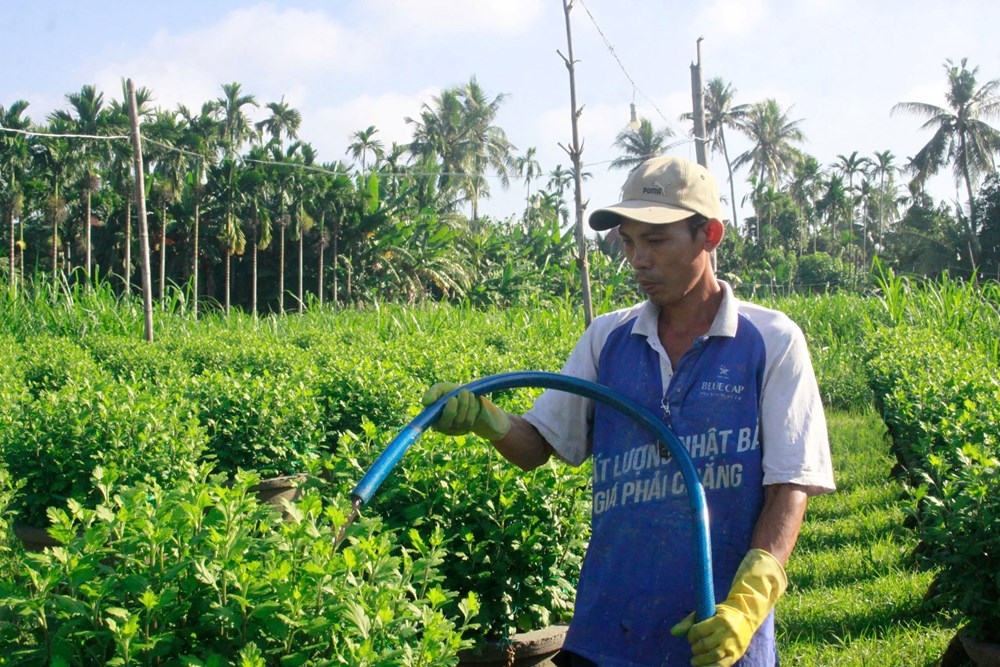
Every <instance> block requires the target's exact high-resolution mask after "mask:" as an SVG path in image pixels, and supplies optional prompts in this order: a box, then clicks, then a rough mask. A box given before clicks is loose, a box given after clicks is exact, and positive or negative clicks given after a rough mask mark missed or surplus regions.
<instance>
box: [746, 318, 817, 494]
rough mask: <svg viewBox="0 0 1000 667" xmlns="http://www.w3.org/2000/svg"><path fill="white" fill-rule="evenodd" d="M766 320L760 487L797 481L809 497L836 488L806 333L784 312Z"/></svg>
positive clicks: (761, 413)
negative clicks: (804, 488)
mask: <svg viewBox="0 0 1000 667" xmlns="http://www.w3.org/2000/svg"><path fill="white" fill-rule="evenodd" d="M769 324H771V325H773V327H772V331H771V332H769V334H770V335H767V336H765V340H766V341H767V343H766V344H767V357H768V362H767V366H766V368H765V370H764V384H763V389H762V392H761V412H760V442H761V447H762V449H763V467H764V485H765V486H767V485H769V484H798V485H801V486H804V487H806V490H807V492H808V493H809V495H818V494H821V493H828V492H830V491H833V490H834V489H835V488H836V487H835V484H834V481H833V464H832V461H831V458H830V443H829V439H828V436H827V430H826V417H825V415H824V413H823V402H822V400H821V398H820V393H819V387H818V385H817V383H816V375H815V373H814V372H813V367H812V362H811V361H810V359H809V351H808V349H807V346H806V340H805V336H804V335H803V334H802V330H801V329H799V327H798V326H797V325H795V324H794V323H793V322H792V321H791V320H789V319H787V318H786V317H785V316H783V315H778V317H777V318H776V321H773V322H771V323H769ZM765 326H766V325H765ZM776 330H777V331H776Z"/></svg>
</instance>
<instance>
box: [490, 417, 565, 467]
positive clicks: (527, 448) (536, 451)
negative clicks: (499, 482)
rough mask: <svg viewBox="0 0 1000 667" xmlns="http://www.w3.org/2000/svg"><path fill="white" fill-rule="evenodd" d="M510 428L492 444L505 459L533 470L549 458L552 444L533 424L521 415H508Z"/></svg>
mask: <svg viewBox="0 0 1000 667" xmlns="http://www.w3.org/2000/svg"><path fill="white" fill-rule="evenodd" d="M508 416H509V417H510V430H509V431H507V435H505V436H504V437H503V438H501V439H500V440H497V441H494V442H493V446H494V447H496V448H497V451H498V452H500V454H502V455H503V457H504V458H505V459H507V460H508V461H510V462H511V463H513V464H514V465H516V466H517V467H519V468H521V469H522V470H533V469H534V468H537V467H538V466H540V465H542V464H543V463H545V462H546V461H548V460H549V457H550V456H551V455H552V446H551V445H549V443H548V441H547V440H546V439H545V438H543V437H542V434H541V433H539V432H538V429H536V428H535V427H534V426H532V425H531V423H530V422H528V421H527V420H526V419H524V418H523V417H519V416H518V415H510V414H509V415H508Z"/></svg>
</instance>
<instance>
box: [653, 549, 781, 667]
mask: <svg viewBox="0 0 1000 667" xmlns="http://www.w3.org/2000/svg"><path fill="white" fill-rule="evenodd" d="M787 587H788V579H787V578H786V577H785V568H783V567H782V566H781V563H779V562H778V560H777V559H776V558H775V557H774V556H772V555H771V554H769V553H768V552H766V551H764V550H763V549H751V550H750V551H749V552H748V553H747V555H746V557H744V558H743V562H742V563H740V567H739V569H738V570H737V571H736V577H735V578H734V579H733V586H732V588H730V589H729V596H728V597H726V599H725V600H724V601H723V602H720V603H719V604H718V605H717V606H716V608H715V615H714V616H712V617H711V618H708V619H705V620H704V621H701V622H700V623H695V617H694V614H691V615H690V616H688V617H687V618H685V619H684V620H683V621H681V622H680V623H678V624H677V625H675V626H674V627H673V628H671V630H670V633H671V634H673V635H674V636H676V637H682V636H684V635H687V638H688V641H689V642H691V653H692V654H693V655H694V657H693V658H692V659H691V664H692V665H694V666H695V667H730V665H732V664H733V663H735V662H736V661H737V660H739V659H740V658H741V657H743V654H744V653H746V650H747V647H748V646H749V645H750V640H751V638H753V634H754V633H755V632H756V631H757V628H759V627H760V626H761V624H762V623H763V622H764V619H766V618H767V615H768V614H769V613H771V609H773V608H774V604H775V603H776V602H777V601H778V598H779V597H781V595H782V594H783V593H784V592H785V589H786V588H787Z"/></svg>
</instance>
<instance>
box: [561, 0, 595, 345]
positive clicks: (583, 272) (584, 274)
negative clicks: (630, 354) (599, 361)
mask: <svg viewBox="0 0 1000 667" xmlns="http://www.w3.org/2000/svg"><path fill="white" fill-rule="evenodd" d="M571 9H573V0H563V13H564V14H565V15H566V45H567V49H568V51H567V53H568V54H569V56H568V57H567V56H564V55H563V54H562V53H560V52H559V50H558V49H557V50H556V53H559V56H560V57H561V58H562V59H563V62H565V63H566V69H567V70H569V101H570V107H571V111H572V114H571V122H572V126H573V145H572V146H571V147H570V148H566V147H565V146H563V145H562V144H559V146H560V148H562V149H563V150H564V151H566V152H567V153H569V157H570V160H572V162H573V186H574V187H573V190H574V195H575V200H576V248H577V254H578V257H577V260H576V262H577V266H578V267H579V269H580V283H581V285H582V290H583V317H584V323H585V325H586V326H588V327H589V326H590V323H591V322H593V320H594V309H593V306H592V305H591V297H590V262H589V261H588V260H587V239H586V238H585V237H584V235H583V212H584V210H585V209H586V208H587V204H586V202H584V201H583V165H582V164H581V160H580V155H581V154H582V153H583V146H581V145H580V134H579V130H578V129H577V120H578V119H579V118H580V114H581V113H582V112H583V108H582V107H581V108H577V106H576V79H575V77H574V74H575V67H574V66H575V64H576V61H575V60H573V33H572V32H571V31H570V24H569V12H570V10H571Z"/></svg>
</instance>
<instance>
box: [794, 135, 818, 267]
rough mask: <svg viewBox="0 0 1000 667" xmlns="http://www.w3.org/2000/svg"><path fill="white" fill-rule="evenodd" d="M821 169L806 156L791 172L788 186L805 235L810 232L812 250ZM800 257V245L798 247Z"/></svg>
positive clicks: (815, 234) (814, 237)
mask: <svg viewBox="0 0 1000 667" xmlns="http://www.w3.org/2000/svg"><path fill="white" fill-rule="evenodd" d="M822 177H823V172H822V168H821V167H820V164H819V161H818V160H817V159H816V158H814V157H813V156H811V155H806V156H804V157H803V159H802V160H801V161H800V162H799V163H798V164H796V165H795V168H794V169H793V170H792V181H791V183H790V184H789V186H788V194H789V196H790V197H791V198H792V201H794V202H795V205H796V206H797V207H798V209H799V212H800V214H801V215H802V217H803V219H804V220H805V222H806V230H807V233H810V232H811V236H812V239H813V250H814V251H815V248H816V236H817V234H818V232H819V230H818V224H817V221H816V202H817V200H818V199H819V196H820V189H821V179H822ZM798 254H799V256H801V255H802V244H801V243H800V244H799V247H798Z"/></svg>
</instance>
